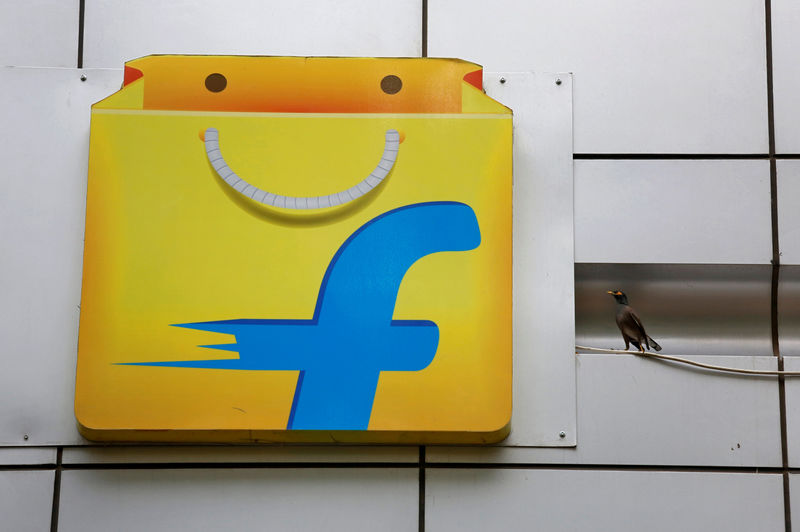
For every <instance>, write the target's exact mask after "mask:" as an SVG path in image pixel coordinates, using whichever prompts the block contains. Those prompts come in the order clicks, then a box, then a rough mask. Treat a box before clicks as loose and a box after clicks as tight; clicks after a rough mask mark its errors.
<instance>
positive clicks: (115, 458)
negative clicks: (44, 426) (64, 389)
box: [0, 445, 419, 464]
mask: <svg viewBox="0 0 800 532" xmlns="http://www.w3.org/2000/svg"><path fill="white" fill-rule="evenodd" d="M1 459H2V454H0V460H1ZM63 461H64V463H65V464H111V463H121V464H141V463H151V464H152V463H159V464H163V463H187V462H191V463H225V462H228V463H230V462H237V463H245V462H247V463H265V462H284V463H285V462H293V463H300V462H305V463H308V462H329V463H342V462H348V463H355V462H358V463H386V462H403V463H416V462H418V461H419V448H418V447H416V446H409V447H367V446H335V447H331V446H324V445H308V446H305V445H286V446H257V447H256V446H254V447H249V446H248V447H244V446H238V447H231V446H219V445H218V446H210V447H197V446H186V447H175V446H170V447H151V446H145V447H116V446H114V447H70V448H67V449H64V455H63Z"/></svg>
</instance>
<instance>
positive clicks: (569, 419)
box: [484, 72, 576, 446]
mask: <svg viewBox="0 0 800 532" xmlns="http://www.w3.org/2000/svg"><path fill="white" fill-rule="evenodd" d="M501 78H502V79H503V80H504V83H501V82H500V79H501ZM556 80H559V82H560V83H559V84H556ZM484 86H485V87H486V92H487V94H489V95H490V96H491V97H493V98H495V99H496V100H497V101H499V102H501V103H503V104H504V105H507V106H509V107H511V109H512V110H513V111H514V408H513V414H512V418H511V427H512V428H511V434H510V435H509V437H508V439H507V440H506V443H507V444H509V445H556V446H565V445H567V446H568V445H575V442H576V438H575V362H574V360H573V357H572V352H573V346H574V340H575V322H574V316H575V281H574V275H573V264H574V247H573V223H574V222H573V212H572V208H573V185H572V183H573V180H572V76H570V75H564V74H542V73H535V74H534V73H530V72H528V73H521V74H520V73H516V74H510V73H497V72H487V73H485V75H484ZM544 302H546V303H544ZM561 432H564V436H563V437H561V436H560V434H561Z"/></svg>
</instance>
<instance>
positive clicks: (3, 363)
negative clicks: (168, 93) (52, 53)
mask: <svg viewBox="0 0 800 532" xmlns="http://www.w3.org/2000/svg"><path fill="white" fill-rule="evenodd" d="M81 73H83V74H85V75H86V76H87V79H86V81H81V80H80V76H81ZM120 81H121V72H120V71H119V70H115V71H110V70H88V71H79V70H77V69H41V68H0V86H2V87H3V95H4V97H3V98H2V99H0V116H2V117H3V127H2V129H0V145H2V146H3V153H4V154H5V156H4V163H3V172H4V175H5V176H6V178H5V179H2V180H0V228H2V229H0V250H2V251H0V255H2V260H0V294H2V302H3V304H2V305H1V306H0V338H2V339H3V348H2V349H3V350H2V356H0V444H5V445H36V444H39V445H42V444H63V443H81V442H82V441H83V440H82V439H81V438H80V437H79V436H78V434H77V430H76V428H75V418H74V416H73V413H72V403H73V394H74V382H75V360H76V346H77V341H78V305H79V303H80V286H81V284H80V280H81V265H82V256H83V230H84V211H85V197H86V172H87V160H88V150H89V106H90V104H92V103H93V102H95V101H97V100H100V99H101V98H102V97H104V96H106V95H108V94H110V93H111V92H113V91H114V90H115V88H117V87H119V84H120ZM12 176H13V177H12ZM25 435H27V436H28V439H25Z"/></svg>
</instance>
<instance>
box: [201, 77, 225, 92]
mask: <svg viewBox="0 0 800 532" xmlns="http://www.w3.org/2000/svg"><path fill="white" fill-rule="evenodd" d="M227 86H228V80H227V79H225V76H223V75H222V74H218V73H214V74H209V76H208V77H207V78H206V88H207V89H208V90H210V91H211V92H222V91H224V90H225V87H227Z"/></svg>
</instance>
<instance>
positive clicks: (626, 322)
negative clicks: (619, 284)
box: [607, 290, 661, 353]
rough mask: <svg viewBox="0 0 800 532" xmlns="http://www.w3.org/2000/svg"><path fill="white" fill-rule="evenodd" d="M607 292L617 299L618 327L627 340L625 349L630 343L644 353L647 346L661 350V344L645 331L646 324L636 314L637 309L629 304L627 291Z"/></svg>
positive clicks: (623, 337)
mask: <svg viewBox="0 0 800 532" xmlns="http://www.w3.org/2000/svg"><path fill="white" fill-rule="evenodd" d="M607 293H609V294H611V295H612V296H614V299H616V300H617V327H619V330H620V332H621V333H622V339H623V340H625V351H627V350H628V347H629V344H633V346H634V347H635V348H636V349H638V350H639V351H641V352H642V353H644V351H645V349H644V348H645V347H647V349H648V350H649V349H650V348H651V347H652V348H653V349H655V350H656V351H661V346H660V345H658V344H657V343H656V341H655V340H653V339H652V338H650V337H649V336H647V333H646V332H644V325H642V320H640V319H639V316H637V315H636V311H634V310H633V309H632V308H631V307H629V306H628V296H626V295H625V292H623V291H622V290H609V291H608V292H607Z"/></svg>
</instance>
